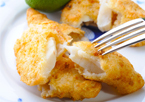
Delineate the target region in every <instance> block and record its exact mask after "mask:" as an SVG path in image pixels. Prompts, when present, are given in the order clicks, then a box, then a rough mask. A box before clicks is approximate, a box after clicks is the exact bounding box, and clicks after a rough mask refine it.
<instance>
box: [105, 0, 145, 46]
mask: <svg viewBox="0 0 145 102" xmlns="http://www.w3.org/2000/svg"><path fill="white" fill-rule="evenodd" d="M107 4H108V7H109V8H110V9H112V11H113V12H114V15H113V14H112V15H113V16H116V18H114V19H112V27H113V28H114V27H116V26H118V25H120V24H123V23H125V22H127V21H130V20H133V19H136V18H144V17H145V10H143V9H142V8H141V7H139V5H138V4H136V3H134V2H133V1H131V0H109V1H108V2H107ZM102 16H103V15H102ZM106 16H107V15H106ZM144 45H145V41H141V42H139V43H136V44H133V45H132V47H139V46H144Z"/></svg>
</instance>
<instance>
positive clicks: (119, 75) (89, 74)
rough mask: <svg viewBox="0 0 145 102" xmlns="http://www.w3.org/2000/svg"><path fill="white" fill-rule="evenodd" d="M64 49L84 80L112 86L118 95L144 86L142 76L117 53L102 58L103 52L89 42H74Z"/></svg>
mask: <svg viewBox="0 0 145 102" xmlns="http://www.w3.org/2000/svg"><path fill="white" fill-rule="evenodd" d="M72 47H73V48H72ZM66 49H67V50H68V51H69V52H70V55H69V58H70V59H71V60H72V61H73V62H75V63H76V64H77V65H76V69H77V70H78V71H79V73H80V74H81V75H83V76H84V77H85V78H86V79H91V80H96V81H101V82H104V83H107V84H108V85H112V86H113V87H115V88H116V89H117V91H118V92H119V93H120V94H129V93H132V92H134V91H137V90H139V89H140V88H142V87H143V86H144V80H143V78H142V76H141V75H140V74H139V73H137V72H136V71H135V70H134V68H133V66H132V64H131V63H130V62H129V60H128V59H126V58H125V57H124V56H122V55H121V54H119V53H117V52H113V53H110V54H107V55H104V56H102V55H101V53H102V52H103V51H102V52H98V48H94V45H93V44H91V42H75V43H73V46H71V47H66ZM77 66H78V67H77ZM80 66H81V67H80Z"/></svg>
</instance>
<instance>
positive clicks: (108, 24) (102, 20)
mask: <svg viewBox="0 0 145 102" xmlns="http://www.w3.org/2000/svg"><path fill="white" fill-rule="evenodd" d="M100 4H101V5H100V9H99V13H98V18H97V25H98V28H99V29H100V30H101V31H102V32H104V31H108V30H110V29H111V28H112V9H111V8H109V7H108V5H107V0H100Z"/></svg>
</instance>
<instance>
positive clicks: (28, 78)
mask: <svg viewBox="0 0 145 102" xmlns="http://www.w3.org/2000/svg"><path fill="white" fill-rule="evenodd" d="M27 21H28V29H27V30H25V31H24V33H23V35H22V37H21V38H20V39H17V41H16V43H15V45H14V53H15V56H16V66H17V70H18V73H19V75H20V76H21V81H23V82H24V83H26V84H27V85H30V86H33V85H38V84H40V85H41V84H45V83H47V82H48V81H49V77H50V76H51V75H50V72H51V70H52V69H53V68H54V66H55V63H56V61H57V60H58V59H60V58H61V56H62V55H63V54H64V53H65V52H66V50H65V48H64V47H63V46H64V45H68V44H70V43H71V42H72V41H73V38H72V37H71V35H75V34H76V35H78V36H80V37H83V36H84V31H82V30H81V29H79V28H73V27H70V26H68V25H64V24H59V23H57V22H54V21H51V20H49V19H48V18H47V16H46V15H44V14H41V13H40V12H38V11H36V10H34V9H32V8H29V9H28V10H27ZM65 27H68V28H69V31H67V30H66V29H64V28H65ZM72 33H73V34H72ZM69 34H70V35H69Z"/></svg>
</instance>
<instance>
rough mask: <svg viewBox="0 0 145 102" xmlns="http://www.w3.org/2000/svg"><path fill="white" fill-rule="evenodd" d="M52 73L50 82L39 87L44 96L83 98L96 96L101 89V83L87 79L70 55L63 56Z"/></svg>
mask: <svg viewBox="0 0 145 102" xmlns="http://www.w3.org/2000/svg"><path fill="white" fill-rule="evenodd" d="M52 73H53V74H52V77H51V79H50V82H49V83H47V84H45V85H40V86H39V88H38V89H39V90H40V91H42V93H41V96H42V97H43V98H47V97H59V98H64V97H65V98H71V99H73V100H83V99H84V98H94V97H96V96H97V95H98V93H99V92H100V90H101V83H99V82H97V81H91V80H87V79H85V78H84V77H83V76H82V75H80V74H79V73H78V71H77V70H76V69H75V66H74V62H72V61H71V60H70V59H69V58H68V57H62V58H61V60H59V61H57V62H56V65H55V68H54V69H53V71H52Z"/></svg>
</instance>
